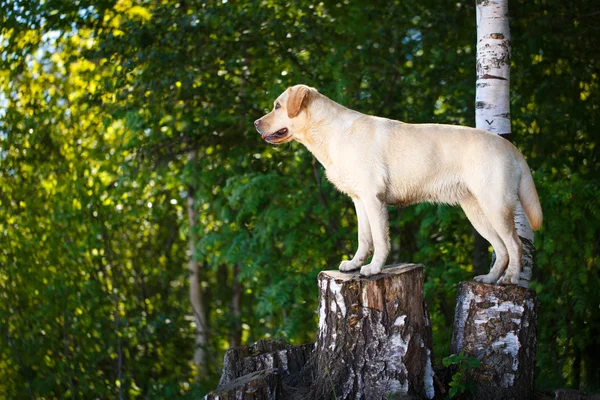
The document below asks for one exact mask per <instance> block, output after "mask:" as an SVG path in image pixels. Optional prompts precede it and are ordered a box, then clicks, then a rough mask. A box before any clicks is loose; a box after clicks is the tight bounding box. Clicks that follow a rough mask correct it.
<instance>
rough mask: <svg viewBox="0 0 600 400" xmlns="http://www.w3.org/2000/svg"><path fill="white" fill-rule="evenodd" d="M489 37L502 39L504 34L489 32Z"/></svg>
mask: <svg viewBox="0 0 600 400" xmlns="http://www.w3.org/2000/svg"><path fill="white" fill-rule="evenodd" d="M490 38H492V39H504V35H503V34H502V33H500V32H498V33H492V34H490Z"/></svg>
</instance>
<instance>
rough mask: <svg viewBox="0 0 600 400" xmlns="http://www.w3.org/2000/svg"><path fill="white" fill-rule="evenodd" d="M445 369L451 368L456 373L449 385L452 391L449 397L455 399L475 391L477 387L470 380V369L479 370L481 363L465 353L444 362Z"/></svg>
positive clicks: (451, 356) (454, 355)
mask: <svg viewBox="0 0 600 400" xmlns="http://www.w3.org/2000/svg"><path fill="white" fill-rule="evenodd" d="M442 363H443V364H444V367H451V368H452V370H453V371H454V374H453V375H452V380H451V381H450V383H449V386H450V390H449V391H448V395H449V397H450V398H453V397H455V396H457V395H461V394H465V393H470V392H472V391H473V389H475V385H474V383H473V382H472V381H469V379H468V375H467V373H468V371H469V369H473V368H479V367H480V366H481V363H480V362H479V360H478V359H476V358H475V357H468V356H467V355H466V354H465V353H464V351H461V352H460V353H459V354H452V355H450V356H448V357H446V358H444V359H443V360H442Z"/></svg>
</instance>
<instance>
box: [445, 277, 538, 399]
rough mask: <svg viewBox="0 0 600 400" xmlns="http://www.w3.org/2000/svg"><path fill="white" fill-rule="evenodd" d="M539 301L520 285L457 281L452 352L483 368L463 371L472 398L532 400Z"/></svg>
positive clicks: (531, 292) (532, 292)
mask: <svg viewBox="0 0 600 400" xmlns="http://www.w3.org/2000/svg"><path fill="white" fill-rule="evenodd" d="M537 309H538V302H537V298H536V295H535V292H534V291H533V290H530V289H526V288H523V287H520V286H516V285H511V286H493V285H488V284H484V283H477V282H461V283H460V284H459V289H458V302H457V304H456V311H455V316H454V329H453V333H452V345H451V353H454V354H458V353H460V352H461V351H464V352H465V353H466V354H467V355H468V356H472V357H476V358H477V359H478V360H479V361H480V362H481V367H480V368H478V369H476V370H470V371H468V372H467V374H468V379H469V380H470V381H474V382H475V383H476V389H475V393H474V396H473V398H475V399H507V400H508V399H525V400H526V399H533V398H534V376H535V355H536V353H535V352H536V345H537V343H536V340H537V339H536V329H537Z"/></svg>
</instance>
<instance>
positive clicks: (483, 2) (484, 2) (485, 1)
mask: <svg viewBox="0 0 600 400" xmlns="http://www.w3.org/2000/svg"><path fill="white" fill-rule="evenodd" d="M477 5H478V6H484V7H485V6H489V5H490V0H477Z"/></svg>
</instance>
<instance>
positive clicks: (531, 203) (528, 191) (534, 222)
mask: <svg viewBox="0 0 600 400" xmlns="http://www.w3.org/2000/svg"><path fill="white" fill-rule="evenodd" d="M520 164H521V170H522V172H521V180H520V181H519V199H520V200H521V205H522V206H523V210H525V215H527V219H528V220H529V224H530V225H531V228H532V229H533V230H534V231H537V230H538V229H540V228H541V227H542V220H543V219H544V216H543V214H542V206H541V205H540V199H539V197H538V194H537V191H536V190H535V184H534V183H533V178H532V177H531V171H529V166H528V165H527V162H526V161H525V158H523V157H521V160H520Z"/></svg>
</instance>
